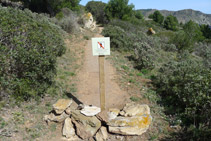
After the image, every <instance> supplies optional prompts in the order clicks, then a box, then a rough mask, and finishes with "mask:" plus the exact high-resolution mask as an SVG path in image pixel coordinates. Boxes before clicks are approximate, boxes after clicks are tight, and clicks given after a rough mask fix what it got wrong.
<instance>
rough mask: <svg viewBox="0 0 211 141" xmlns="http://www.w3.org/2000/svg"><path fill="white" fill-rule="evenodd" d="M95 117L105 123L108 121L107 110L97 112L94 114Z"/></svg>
mask: <svg viewBox="0 0 211 141" xmlns="http://www.w3.org/2000/svg"><path fill="white" fill-rule="evenodd" d="M96 117H97V118H98V119H99V120H100V121H102V122H105V123H107V122H108V121H109V117H108V111H107V110H104V111H101V112H100V113H99V114H97V115H96Z"/></svg>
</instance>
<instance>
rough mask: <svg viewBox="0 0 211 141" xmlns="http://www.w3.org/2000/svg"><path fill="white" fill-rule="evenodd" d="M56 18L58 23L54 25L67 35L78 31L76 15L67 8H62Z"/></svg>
mask: <svg viewBox="0 0 211 141" xmlns="http://www.w3.org/2000/svg"><path fill="white" fill-rule="evenodd" d="M56 17H57V18H58V21H56V22H55V23H56V24H57V25H59V26H60V27H61V28H62V29H63V30H65V31H66V32H68V33H72V32H77V31H79V30H80V29H79V28H80V26H79V24H78V18H77V14H76V13H75V12H73V11H71V10H70V9H68V8H63V9H62V10H61V12H59V13H58V14H57V15H56Z"/></svg>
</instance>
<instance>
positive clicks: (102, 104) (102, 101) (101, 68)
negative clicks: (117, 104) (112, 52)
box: [99, 55, 105, 111]
mask: <svg viewBox="0 0 211 141" xmlns="http://www.w3.org/2000/svg"><path fill="white" fill-rule="evenodd" d="M104 59H105V56H104V55H100V56H99V71H100V76H99V79H100V108H101V111H104V110H105V72H104Z"/></svg>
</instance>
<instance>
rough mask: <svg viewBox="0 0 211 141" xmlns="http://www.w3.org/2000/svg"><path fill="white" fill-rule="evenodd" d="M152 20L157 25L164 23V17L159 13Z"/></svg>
mask: <svg viewBox="0 0 211 141" xmlns="http://www.w3.org/2000/svg"><path fill="white" fill-rule="evenodd" d="M152 19H153V21H155V22H156V23H159V24H162V23H163V20H164V16H163V15H162V14H161V13H160V12H159V11H155V12H154V13H153V16H152Z"/></svg>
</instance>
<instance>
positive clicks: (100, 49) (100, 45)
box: [92, 37, 110, 56]
mask: <svg viewBox="0 0 211 141" xmlns="http://www.w3.org/2000/svg"><path fill="white" fill-rule="evenodd" d="M92 54H93V56H100V55H110V37H104V38H92Z"/></svg>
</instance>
